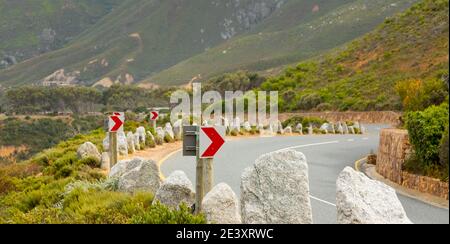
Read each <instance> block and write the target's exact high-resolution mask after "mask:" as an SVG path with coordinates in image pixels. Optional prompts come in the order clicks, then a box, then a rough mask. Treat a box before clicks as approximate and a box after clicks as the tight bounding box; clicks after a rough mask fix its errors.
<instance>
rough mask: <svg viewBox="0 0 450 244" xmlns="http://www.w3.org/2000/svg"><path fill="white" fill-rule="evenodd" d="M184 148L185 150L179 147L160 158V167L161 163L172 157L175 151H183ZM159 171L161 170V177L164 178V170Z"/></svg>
mask: <svg viewBox="0 0 450 244" xmlns="http://www.w3.org/2000/svg"><path fill="white" fill-rule="evenodd" d="M182 150H183V149H182V148H180V149H177V150H175V151H173V152H171V153H169V154H167V155H166V156H164V157H163V158H162V159H160V160H159V161H158V163H157V164H158V167H159V168H161V165H162V164H163V163H164V162H165V161H166V160H167V159H169V158H170V157H172V156H173V155H174V154H175V153H178V152H181V151H182ZM159 172H160V176H161V179H162V180H164V179H165V178H166V177H165V176H164V174H163V172H162V171H161V170H159Z"/></svg>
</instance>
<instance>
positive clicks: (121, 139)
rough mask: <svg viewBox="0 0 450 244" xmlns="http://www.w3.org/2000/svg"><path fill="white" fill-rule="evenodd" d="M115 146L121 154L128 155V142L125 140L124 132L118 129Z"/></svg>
mask: <svg viewBox="0 0 450 244" xmlns="http://www.w3.org/2000/svg"><path fill="white" fill-rule="evenodd" d="M117 147H118V152H119V154H120V155H122V156H127V155H128V142H127V136H126V135H125V132H123V131H119V132H117Z"/></svg>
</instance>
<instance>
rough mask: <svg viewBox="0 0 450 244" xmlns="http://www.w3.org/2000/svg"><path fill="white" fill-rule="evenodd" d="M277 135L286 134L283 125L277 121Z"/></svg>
mask: <svg viewBox="0 0 450 244" xmlns="http://www.w3.org/2000/svg"><path fill="white" fill-rule="evenodd" d="M277 133H280V134H284V129H283V125H282V124H281V121H279V120H278V121H277Z"/></svg>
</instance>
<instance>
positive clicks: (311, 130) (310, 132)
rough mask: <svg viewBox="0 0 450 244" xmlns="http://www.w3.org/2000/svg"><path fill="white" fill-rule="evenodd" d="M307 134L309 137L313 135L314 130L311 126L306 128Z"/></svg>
mask: <svg viewBox="0 0 450 244" xmlns="http://www.w3.org/2000/svg"><path fill="white" fill-rule="evenodd" d="M308 134H309V135H312V134H314V129H313V127H312V125H310V126H309V127H308Z"/></svg>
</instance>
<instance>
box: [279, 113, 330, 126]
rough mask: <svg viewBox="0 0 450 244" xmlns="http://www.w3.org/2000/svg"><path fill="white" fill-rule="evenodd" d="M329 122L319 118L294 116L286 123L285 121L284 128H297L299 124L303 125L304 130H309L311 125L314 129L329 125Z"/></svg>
mask: <svg viewBox="0 0 450 244" xmlns="http://www.w3.org/2000/svg"><path fill="white" fill-rule="evenodd" d="M327 122H328V121H327V120H325V119H321V118H317V117H302V116H293V117H291V118H289V119H287V120H285V121H283V123H282V125H283V127H286V126H289V125H290V126H293V127H295V126H297V124H302V125H303V129H305V128H306V129H307V127H308V126H309V125H310V124H311V125H312V126H314V127H320V126H321V125H322V124H324V123H327Z"/></svg>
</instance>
